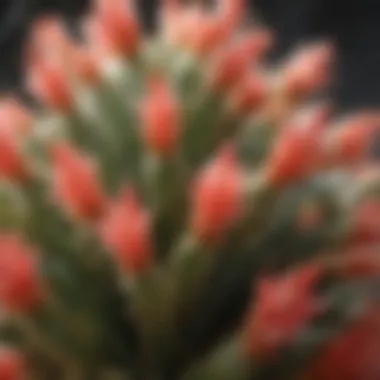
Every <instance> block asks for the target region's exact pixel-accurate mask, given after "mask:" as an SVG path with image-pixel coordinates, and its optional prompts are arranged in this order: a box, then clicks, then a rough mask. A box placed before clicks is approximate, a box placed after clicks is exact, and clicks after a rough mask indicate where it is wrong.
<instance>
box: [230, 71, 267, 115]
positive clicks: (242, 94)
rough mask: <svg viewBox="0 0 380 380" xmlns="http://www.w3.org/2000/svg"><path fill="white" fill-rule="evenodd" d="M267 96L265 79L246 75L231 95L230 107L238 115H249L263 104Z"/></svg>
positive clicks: (250, 74) (257, 75)
mask: <svg viewBox="0 0 380 380" xmlns="http://www.w3.org/2000/svg"><path fill="white" fill-rule="evenodd" d="M267 94H268V86H267V83H266V82H265V79H264V78H263V77H262V76H260V75H259V74H257V73H248V74H246V75H245V76H244V77H243V79H242V81H241V82H240V83H239V84H238V85H237V87H236V88H235V90H234V92H233V93H232V94H231V103H232V107H233V109H234V110H235V112H237V113H239V114H243V115H245V114H249V113H251V112H253V111H255V110H257V109H258V108H259V107H260V106H261V105H262V104H263V102H264V100H265V98H266V95H267Z"/></svg>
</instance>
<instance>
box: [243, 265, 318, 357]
mask: <svg viewBox="0 0 380 380" xmlns="http://www.w3.org/2000/svg"><path fill="white" fill-rule="evenodd" d="M321 274H322V272H321V269H320V268H319V267H317V266H308V267H302V268H300V269H297V270H295V271H293V272H290V273H288V274H286V275H283V276H281V277H273V278H267V279H265V280H263V281H262V282H261V283H260V284H259V287H258V294H257V298H256V301H255V303H254V305H253V308H252V311H251V312H250V313H249V314H248V324H247V330H246V334H247V335H246V340H247V351H248V354H249V355H250V356H252V355H253V356H259V357H268V356H272V355H273V354H275V352H276V350H277V349H280V348H282V346H284V345H286V344H287V343H290V341H291V340H292V338H293V337H294V336H295V335H296V334H297V333H298V332H299V331H300V330H301V329H302V327H304V326H305V324H307V323H308V322H309V321H310V320H311V319H312V318H313V317H315V316H316V315H317V314H318V313H320V312H321V304H320V302H319V300H318V299H317V297H316V296H315V294H314V289H315V287H316V285H317V283H318V281H319V279H320V278H321Z"/></svg>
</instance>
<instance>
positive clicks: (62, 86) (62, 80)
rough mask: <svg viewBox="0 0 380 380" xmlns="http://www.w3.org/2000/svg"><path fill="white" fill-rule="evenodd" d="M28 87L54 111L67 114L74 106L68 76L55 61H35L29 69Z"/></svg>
mask: <svg viewBox="0 0 380 380" xmlns="http://www.w3.org/2000/svg"><path fill="white" fill-rule="evenodd" d="M28 86H29V89H30V91H31V92H32V94H33V95H34V96H35V97H36V98H37V99H38V100H40V101H41V102H42V103H44V104H45V105H46V106H47V107H50V108H51V109H53V110H57V111H63V112H67V111H69V110H70V109H71V108H72V106H73V95H72V92H71V89H70V84H69V81H68V79H67V74H66V72H65V70H64V68H63V67H62V65H60V64H58V63H57V62H56V61H55V60H49V61H48V60H41V59H36V60H34V62H33V63H32V65H31V67H29V72H28Z"/></svg>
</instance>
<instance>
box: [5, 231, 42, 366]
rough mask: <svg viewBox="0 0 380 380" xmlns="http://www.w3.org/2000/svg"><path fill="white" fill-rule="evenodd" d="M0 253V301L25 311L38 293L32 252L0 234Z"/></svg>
mask: <svg viewBox="0 0 380 380" xmlns="http://www.w3.org/2000/svg"><path fill="white" fill-rule="evenodd" d="M0 252H1V255H0V301H1V302H2V304H3V305H4V306H5V307H6V308H7V309H9V310H12V311H17V312H19V311H20V312H27V311H29V310H30V309H31V308H34V307H35V306H37V304H38V302H39V301H40V300H41V294H42V293H41V288H40V284H39V280H38V272H37V266H36V262H35V257H34V252H33V251H32V249H31V248H30V247H29V246H28V245H27V244H26V243H25V242H23V241H22V240H21V239H19V238H18V237H17V236H16V235H0ZM0 372H1V370H0Z"/></svg>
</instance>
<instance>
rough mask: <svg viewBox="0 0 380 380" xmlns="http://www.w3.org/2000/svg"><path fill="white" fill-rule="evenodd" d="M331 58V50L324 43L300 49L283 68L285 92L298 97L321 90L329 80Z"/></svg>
mask: <svg viewBox="0 0 380 380" xmlns="http://www.w3.org/2000/svg"><path fill="white" fill-rule="evenodd" d="M332 58H333V49H332V47H331V46H330V45H329V44H326V43H320V44H316V45H315V46H308V47H306V48H302V49H300V50H299V52H297V53H296V54H295V55H293V56H292V57H291V58H290V60H289V62H288V63H287V64H286V66H285V72H284V73H283V78H284V86H285V91H286V92H287V93H289V94H291V95H294V96H300V95H304V94H307V93H310V92H312V91H317V90H319V89H321V88H322V87H323V86H325V85H326V83H327V81H328V79H329V69H330V65H331V61H332Z"/></svg>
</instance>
